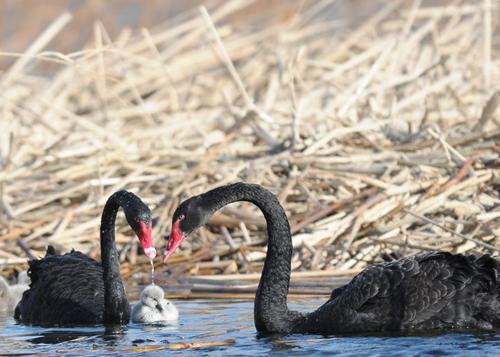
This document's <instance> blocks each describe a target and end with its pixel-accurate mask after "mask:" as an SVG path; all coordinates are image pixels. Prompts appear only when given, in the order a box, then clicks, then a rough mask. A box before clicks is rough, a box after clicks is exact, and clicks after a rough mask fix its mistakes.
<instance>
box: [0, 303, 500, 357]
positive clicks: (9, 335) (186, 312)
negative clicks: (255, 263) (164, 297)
mask: <svg viewBox="0 0 500 357" xmlns="http://www.w3.org/2000/svg"><path fill="white" fill-rule="evenodd" d="M320 303H321V301H319V300H292V301H291V303H290V307H291V308H294V309H297V310H310V309H313V308H314V307H315V306H318V305H319V304H320ZM175 304H176V306H177V308H178V309H179V312H180V320H179V323H178V324H176V325H170V326H145V325H137V324H130V325H129V326H127V327H123V328H121V329H118V330H109V329H108V330H106V329H105V328H104V327H95V328H41V327H28V326H22V325H16V324H15V322H14V319H13V318H12V317H9V316H6V315H5V314H4V315H0V354H9V355H12V354H14V355H15V354H18V355H33V354H38V355H47V356H51V355H52V356H81V355H128V356H138V355H143V354H144V353H145V352H149V353H148V355H158V356H159V355H165V354H166V353H168V354H172V355H186V354H187V355H191V354H196V355H197V356H198V355H199V356H204V355H210V356H212V355H214V356H220V355H231V356H263V355H283V356H293V355H309V356H323V355H324V356H331V355H335V356H384V357H385V356H402V355H403V356H484V357H486V356H500V333H496V334H495V333H482V332H468V333H447V334H441V335H434V336H337V337H323V336H318V335H290V336H286V337H278V336H276V337H265V338H259V337H258V336H257V334H256V332H255V328H254V326H253V301H249V300H236V301H228V300H190V301H175ZM228 339H231V340H234V341H229V343H230V344H229V345H226V346H219V347H208V348H207V347H202V348H197V349H169V348H167V347H168V346H169V345H170V344H177V343H190V342H208V341H225V340H228ZM155 346H162V348H165V349H161V350H154V351H150V350H151V349H154V348H155ZM174 347H175V346H174Z"/></svg>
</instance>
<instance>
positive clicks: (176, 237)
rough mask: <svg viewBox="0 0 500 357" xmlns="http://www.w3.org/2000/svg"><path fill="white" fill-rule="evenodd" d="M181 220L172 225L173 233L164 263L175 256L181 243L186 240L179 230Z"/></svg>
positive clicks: (164, 256)
mask: <svg viewBox="0 0 500 357" xmlns="http://www.w3.org/2000/svg"><path fill="white" fill-rule="evenodd" d="M180 223H181V220H180V219H178V220H177V221H175V222H174V224H173V225H172V232H170V238H169V240H168V243H167V249H165V252H163V262H164V263H166V262H167V259H168V258H170V256H171V255H172V254H174V252H175V250H176V249H177V248H178V247H179V246H180V245H181V243H182V242H183V241H184V239H186V236H185V235H184V233H182V232H181V230H180V229H179V224H180Z"/></svg>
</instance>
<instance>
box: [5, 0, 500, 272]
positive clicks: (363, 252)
mask: <svg viewBox="0 0 500 357" xmlns="http://www.w3.org/2000/svg"><path fill="white" fill-rule="evenodd" d="M250 3H251V1H240V2H226V3H223V4H222V5H221V6H218V7H215V8H210V9H208V10H207V9H205V8H201V9H200V12H198V13H194V14H192V16H191V17H189V18H186V17H184V19H183V20H182V21H179V22H173V23H172V22H171V23H169V25H168V26H162V27H159V28H158V29H152V30H146V29H144V30H142V31H140V32H138V33H131V32H130V31H127V30H124V31H123V33H122V34H121V35H120V36H118V37H117V38H116V39H110V38H109V36H108V35H107V32H106V29H105V28H104V27H103V26H102V24H100V23H98V22H97V23H96V24H95V27H94V38H93V40H92V41H91V42H90V43H89V44H88V45H87V46H86V47H85V48H84V49H82V50H81V51H79V52H75V53H69V54H68V53H56V52H51V51H47V50H45V49H46V48H47V45H48V44H49V43H50V41H51V40H52V39H53V38H54V37H55V36H56V35H57V34H60V33H61V32H62V31H64V26H65V25H66V24H67V23H68V22H70V21H71V15H69V14H62V15H61V16H59V17H58V18H57V19H55V20H54V22H53V23H52V24H51V25H50V26H49V27H48V28H47V30H46V31H44V32H43V33H42V34H40V36H39V37H38V38H37V39H36V40H35V41H34V42H33V43H32V45H31V46H29V48H28V49H27V50H26V52H24V53H20V54H17V56H19V58H18V59H17V60H16V62H15V63H14V64H13V65H12V66H11V67H10V68H8V69H7V70H6V71H5V72H4V73H2V74H1V77H0V93H1V94H0V113H1V119H0V167H1V170H0V264H1V266H2V269H3V272H4V273H9V272H12V271H13V270H14V269H21V268H25V267H26V262H27V260H28V259H29V255H31V256H35V257H39V256H42V255H43V254H44V251H45V249H46V246H47V245H48V244H52V245H54V246H56V248H58V249H60V250H61V251H67V250H69V249H71V248H75V249H78V250H81V251H82V252H85V253H89V254H91V255H92V256H94V257H98V256H99V240H98V232H99V217H100V212H101V210H102V207H103V204H104V202H105V200H106V198H107V197H108V196H109V195H110V194H111V193H112V192H114V191H116V190H119V189H128V190H131V191H133V192H136V193H137V194H139V195H140V196H141V197H142V198H143V199H144V200H145V201H146V202H147V203H148V204H149V205H150V207H151V208H152V209H153V211H154V214H155V228H154V236H155V242H156V245H157V246H159V247H163V245H164V238H165V237H166V236H167V235H168V233H169V229H170V215H171V214H172V212H173V210H174V209H175V207H176V205H177V204H178V203H179V202H180V201H181V200H182V199H184V198H186V197H188V196H190V195H193V194H198V193H201V192H203V191H206V190H208V189H211V188H214V187H216V186H219V185H223V184H226V183H230V182H235V181H241V180H242V181H247V182H252V183H259V184H262V185H264V186H265V187H267V188H268V189H270V190H272V191H273V192H275V193H276V194H277V195H278V197H279V199H280V201H281V202H282V203H283V205H284V207H285V209H286V211H287V214H288V217H289V220H290V224H291V227H292V230H293V233H294V235H293V244H294V247H295V250H294V255H293V261H292V267H293V270H294V271H309V270H312V271H318V270H334V269H335V270H341V271H344V270H347V271H348V272H353V271H356V270H359V269H360V268H362V267H364V266H365V265H366V264H368V263H372V262H374V261H378V260H379V259H380V254H381V253H386V254H389V253H396V254H397V255H400V256H402V255H409V254H412V253H415V252H418V251H422V250H434V249H438V250H445V251H453V252H470V253H483V252H485V253H491V254H494V255H498V251H499V249H500V241H499V238H498V237H499V235H500V194H499V188H500V174H499V170H498V169H499V167H500V161H499V153H500V144H499V142H500V117H499V113H500V111H499V110H497V107H498V90H499V89H500V87H499V83H500V47H499V46H500V36H499V33H498V31H497V30H498V26H499V24H498V19H499V18H500V17H499V16H498V15H499V6H498V3H496V2H491V1H484V2H475V3H474V4H462V3H461V2H454V3H452V5H450V6H444V7H421V6H420V1H414V2H411V3H410V2H392V1H388V2H387V4H386V6H384V7H383V8H382V9H380V11H379V12H377V13H376V14H374V15H373V16H372V17H371V18H370V19H367V20H366V21H364V22H362V23H361V24H360V25H359V26H356V27H354V28H353V29H348V28H347V27H346V26H345V25H343V24H342V23H341V22H338V21H333V20H328V19H326V20H325V19H324V18H322V17H321V16H320V15H321V13H322V12H324V11H325V9H326V8H328V7H331V6H333V5H332V1H321V2H313V3H311V4H310V5H309V6H304V7H302V8H300V11H299V12H297V13H296V14H295V15H293V16H290V17H288V18H286V19H285V21H280V22H272V21H271V22H269V23H268V24H267V25H266V26H260V25H259V23H258V22H257V21H255V23H253V24H252V23H250V22H249V24H247V25H248V26H246V27H242V28H235V27H234V26H232V25H231V24H230V23H228V22H227V21H225V19H226V18H227V17H228V16H230V15H231V14H234V13H235V12H244V11H245V7H246V6H247V5H248V4H250ZM495 15H496V16H495ZM67 36H71V34H67ZM0 55H4V56H6V55H12V54H8V53H2V52H0ZM46 63H50V64H51V65H52V66H56V68H57V70H56V71H55V72H54V73H52V74H51V75H50V76H40V75H39V71H38V69H39V68H40V67H43V65H44V64H46ZM120 222H121V223H122V224H120V227H119V228H118V233H117V241H118V245H119V247H120V250H121V258H122V261H123V262H124V263H123V265H122V273H123V274H124V275H125V276H126V277H130V276H131V275H133V274H134V273H137V272H139V271H148V264H138V263H145V259H144V257H143V256H142V255H141V254H140V253H139V254H138V249H137V243H136V240H135V239H134V238H133V237H132V234H131V231H130V229H129V228H128V227H125V225H124V224H123V222H124V221H123V219H121V221H120ZM264 256H265V222H264V220H263V218H262V216H261V215H260V213H259V212H258V211H257V210H256V208H254V207H252V206H249V205H247V204H241V205H234V206H230V207H228V208H225V209H223V210H222V211H221V213H219V214H217V215H216V216H214V218H213V219H212V220H211V224H210V225H209V227H208V228H204V229H201V230H200V231H199V233H198V234H196V235H193V237H191V238H190V239H189V240H188V241H186V242H185V243H184V244H183V246H182V248H181V249H180V250H179V251H178V253H177V254H176V255H175V256H174V257H173V258H172V262H171V264H170V265H169V266H167V267H164V266H161V268H160V270H167V271H168V272H170V273H173V274H186V273H190V274H193V275H210V274H213V273H214V272H223V273H258V272H259V269H260V268H261V266H262V262H263V258H264ZM157 265H158V266H160V264H159V263H158V264H157ZM157 276H158V275H157ZM160 276H161V274H160ZM233 278H234V276H233Z"/></svg>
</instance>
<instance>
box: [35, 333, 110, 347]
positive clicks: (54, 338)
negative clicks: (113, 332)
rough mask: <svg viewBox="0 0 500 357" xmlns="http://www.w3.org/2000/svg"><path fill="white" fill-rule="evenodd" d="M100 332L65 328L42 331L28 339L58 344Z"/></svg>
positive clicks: (81, 339) (36, 342) (85, 337)
mask: <svg viewBox="0 0 500 357" xmlns="http://www.w3.org/2000/svg"><path fill="white" fill-rule="evenodd" d="M99 334H100V333H97V332H83V331H75V330H65V331H47V332H42V333H41V334H40V335H38V336H37V337H34V338H29V339H27V341H28V342H31V343H34V344H39V343H46V344H51V345H53V344H57V343H61V342H68V341H78V340H80V341H84V340H86V339H88V337H90V336H97V335H99Z"/></svg>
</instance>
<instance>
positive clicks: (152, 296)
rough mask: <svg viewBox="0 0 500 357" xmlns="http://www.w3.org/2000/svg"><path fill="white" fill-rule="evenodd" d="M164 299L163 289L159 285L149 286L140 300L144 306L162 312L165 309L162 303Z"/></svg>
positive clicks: (142, 293)
mask: <svg viewBox="0 0 500 357" xmlns="http://www.w3.org/2000/svg"><path fill="white" fill-rule="evenodd" d="M164 297H165V294H164V293H163V289H162V288H160V287H159V286H158V285H149V286H147V287H146V288H144V290H143V291H142V292H141V296H140V300H141V303H142V304H143V305H145V306H149V307H150V308H152V309H157V310H160V311H161V310H162V309H163V307H162V306H161V301H162V300H163V298H164Z"/></svg>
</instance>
